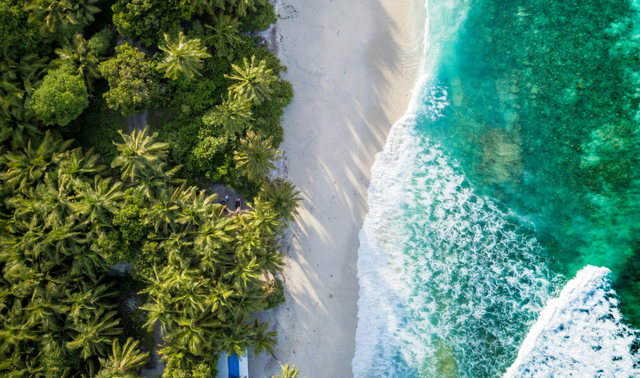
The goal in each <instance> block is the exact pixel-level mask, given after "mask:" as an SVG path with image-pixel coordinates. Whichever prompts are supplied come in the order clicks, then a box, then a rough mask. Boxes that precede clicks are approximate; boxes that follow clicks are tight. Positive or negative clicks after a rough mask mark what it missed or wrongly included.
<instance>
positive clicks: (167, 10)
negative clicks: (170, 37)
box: [113, 0, 193, 46]
mask: <svg viewBox="0 0 640 378" xmlns="http://www.w3.org/2000/svg"><path fill="white" fill-rule="evenodd" d="M192 12H193V5H192V1H191V0H135V1H134V0H118V1H117V2H116V3H115V4H114V5H113V23H114V24H115V25H116V27H118V31H119V32H120V34H122V35H124V36H130V37H131V38H133V39H134V40H135V41H138V42H140V43H142V44H143V45H145V46H157V45H158V43H159V41H160V40H161V38H162V35H163V34H164V33H166V32H167V31H169V30H171V28H173V27H174V26H176V25H178V23H179V22H180V21H182V20H188V19H190V18H191V13H192Z"/></svg>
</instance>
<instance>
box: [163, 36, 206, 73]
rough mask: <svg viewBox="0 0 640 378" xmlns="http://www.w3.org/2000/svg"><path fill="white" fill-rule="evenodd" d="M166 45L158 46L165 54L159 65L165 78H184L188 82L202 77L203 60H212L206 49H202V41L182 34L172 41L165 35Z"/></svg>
mask: <svg viewBox="0 0 640 378" xmlns="http://www.w3.org/2000/svg"><path fill="white" fill-rule="evenodd" d="M164 40H165V44H164V45H162V46H158V47H159V48H160V50H162V51H164V52H165V57H164V59H163V60H162V62H161V63H160V64H159V65H158V68H159V69H162V70H164V71H165V77H168V78H170V79H173V80H176V79H178V78H179V77H182V76H184V77H185V78H186V79H187V80H191V79H193V77H194V76H195V75H199V76H202V74H201V73H200V69H201V68H202V59H205V58H210V57H211V55H209V54H208V53H207V52H206V51H207V48H206V47H204V48H203V47H201V43H200V39H199V38H196V39H188V38H187V36H185V35H184V33H182V32H180V34H179V35H178V39H177V40H171V38H170V37H169V35H168V34H165V35H164Z"/></svg>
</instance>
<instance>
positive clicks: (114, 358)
mask: <svg viewBox="0 0 640 378" xmlns="http://www.w3.org/2000/svg"><path fill="white" fill-rule="evenodd" d="M99 360H100V365H101V366H102V369H101V370H100V372H99V373H98V375H97V376H96V378H115V377H126V378H129V377H131V378H135V377H138V375H137V374H136V373H135V372H136V371H137V370H138V369H139V368H140V367H142V366H144V364H146V363H147V361H149V352H146V353H142V352H140V350H139V349H138V341H134V340H133V339H132V338H128V339H127V341H126V342H125V343H124V345H123V346H122V347H121V346H120V342H119V341H118V339H116V340H113V345H112V348H111V353H109V358H108V359H106V358H99Z"/></svg>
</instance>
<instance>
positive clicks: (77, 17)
mask: <svg viewBox="0 0 640 378" xmlns="http://www.w3.org/2000/svg"><path fill="white" fill-rule="evenodd" d="M97 2H98V0H32V1H31V2H30V3H29V4H28V5H27V6H26V7H25V10H27V11H29V12H31V13H30V14H29V20H28V22H29V23H35V22H42V26H41V29H40V33H42V34H43V35H44V34H45V33H47V32H50V33H54V32H55V31H56V30H58V28H59V27H60V26H61V25H63V24H66V23H70V24H74V25H78V24H79V25H82V26H85V25H88V24H90V23H91V22H93V20H94V16H93V15H94V14H95V13H98V12H100V8H98V7H96V6H94V5H93V4H95V3H97Z"/></svg>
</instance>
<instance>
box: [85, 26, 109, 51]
mask: <svg viewBox="0 0 640 378" xmlns="http://www.w3.org/2000/svg"><path fill="white" fill-rule="evenodd" d="M112 39H113V32H112V31H111V30H109V29H102V30H101V31H100V32H99V33H97V34H95V35H94V36H93V37H91V39H89V43H88V45H89V49H91V50H92V51H93V52H94V53H95V54H96V55H97V56H107V54H108V53H109V47H111V40H112Z"/></svg>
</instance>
